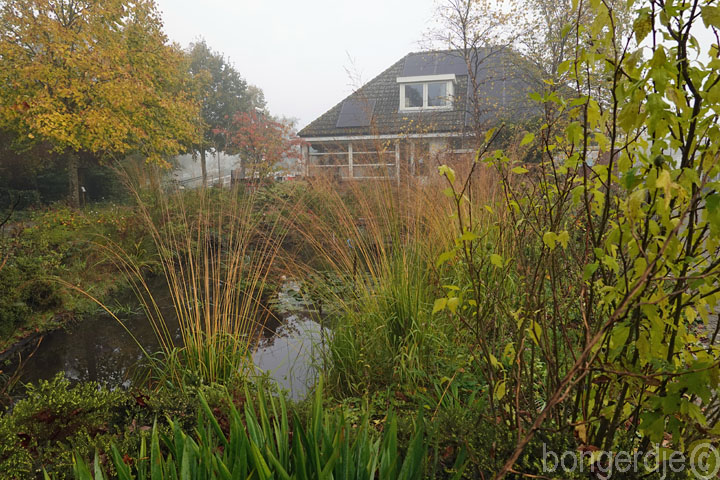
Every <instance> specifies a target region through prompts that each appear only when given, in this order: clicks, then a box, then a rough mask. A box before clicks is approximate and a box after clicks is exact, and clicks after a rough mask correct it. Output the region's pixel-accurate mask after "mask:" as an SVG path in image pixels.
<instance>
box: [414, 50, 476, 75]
mask: <svg viewBox="0 0 720 480" xmlns="http://www.w3.org/2000/svg"><path fill="white" fill-rule="evenodd" d="M452 73H454V74H455V75H467V66H466V64H465V59H463V58H462V56H461V55H460V54H458V53H448V52H426V53H415V54H412V55H410V56H408V57H407V58H406V59H405V65H403V73H402V76H403V77H417V76H422V75H446V74H452Z"/></svg>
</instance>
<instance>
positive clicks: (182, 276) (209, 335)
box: [109, 176, 284, 383]
mask: <svg viewBox="0 0 720 480" xmlns="http://www.w3.org/2000/svg"><path fill="white" fill-rule="evenodd" d="M126 178H128V179H129V178H130V177H129V176H127V177H126ZM128 184H129V185H130V189H131V191H132V192H133V194H134V197H135V199H136V201H137V212H138V215H139V216H140V217H141V218H142V220H143V222H144V224H145V226H146V228H147V231H148V232H149V233H150V236H151V237H152V240H153V244H154V247H155V250H156V255H157V260H158V263H159V265H160V271H161V272H162V276H163V278H164V280H165V283H166V284H167V296H168V297H169V299H170V303H171V305H172V308H171V309H169V308H167V306H166V305H163V301H161V300H160V299H159V298H158V295H157V292H156V291H153V289H151V288H150V286H149V285H148V281H147V279H146V276H145V275H144V272H143V270H142V268H141V266H140V265H137V264H136V263H135V262H134V261H133V260H132V257H131V256H129V255H128V254H127V253H126V252H123V251H122V250H117V251H113V252H112V253H113V255H112V256H113V258H114V259H115V261H116V263H117V265H118V267H119V268H120V270H121V271H123V272H124V273H125V274H126V276H127V277H128V280H129V282H130V284H131V286H132V288H133V290H134V291H135V293H136V295H137V297H138V299H139V300H140V301H141V303H142V305H143V307H144V310H145V313H146V315H147V317H148V319H149V321H150V322H151V324H152V327H153V329H154V331H155V333H156V335H157V338H158V342H159V344H160V348H161V354H160V357H155V360H156V361H153V364H154V365H155V367H158V368H155V369H154V371H155V372H156V373H157V372H158V371H160V372H162V376H163V377H164V380H168V381H171V382H173V383H177V382H179V383H182V382H184V381H186V380H187V379H188V378H186V377H188V376H189V378H193V379H195V380H200V381H206V382H214V381H223V380H227V379H228V378H229V377H231V376H232V375H234V374H236V373H237V372H238V370H240V369H243V368H245V367H247V366H248V365H249V364H251V360H250V355H249V354H250V353H251V350H252V348H253V347H254V345H255V344H256V341H257V337H258V335H259V333H260V331H261V329H262V328H263V326H264V323H265V320H266V319H267V317H268V315H270V312H269V310H268V308H267V306H266V304H267V300H268V298H267V297H268V296H269V293H268V292H269V291H270V275H271V271H272V270H273V267H274V265H275V261H276V259H277V256H278V250H279V247H280V244H281V242H282V239H283V236H284V231H283V230H282V229H281V228H279V222H278V221H277V217H275V218H276V220H268V218H272V216H271V215H267V212H265V211H261V210H260V209H259V207H258V204H257V202H256V194H254V193H246V192H243V191H241V190H239V189H237V188H233V189H230V190H219V189H204V188H202V189H197V190H191V191H184V190H179V189H171V188H167V187H165V188H164V189H161V188H160V187H159V182H146V185H145V186H141V185H139V184H138V183H137V182H131V181H129V182H128ZM114 247H116V246H114V245H112V244H111V246H110V247H109V248H110V249H111V250H112V249H113V248H114ZM176 326H177V327H176ZM130 333H132V332H130Z"/></svg>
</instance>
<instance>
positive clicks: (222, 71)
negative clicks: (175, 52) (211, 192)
mask: <svg viewBox="0 0 720 480" xmlns="http://www.w3.org/2000/svg"><path fill="white" fill-rule="evenodd" d="M188 56H189V60H190V73H191V75H192V78H193V83H194V86H195V91H196V95H197V98H198V101H199V102H200V111H201V118H200V120H201V132H202V135H201V137H200V141H199V142H198V143H197V144H195V145H194V147H193V150H194V151H195V153H196V154H197V155H198V156H199V157H200V165H201V168H202V177H203V185H207V162H206V155H207V152H208V151H209V152H213V153H217V152H220V151H225V149H226V137H225V133H224V132H225V130H226V127H227V124H228V123H229V121H230V119H231V118H232V117H233V116H234V115H235V114H236V113H238V112H243V111H248V110H249V109H251V108H254V107H258V108H264V107H265V99H264V96H263V93H262V90H260V89H259V88H258V87H255V86H252V85H251V86H248V84H247V82H245V80H243V78H242V77H241V76H240V74H239V73H238V72H237V70H235V68H234V67H233V66H232V65H231V64H230V63H229V62H228V60H227V59H225V57H223V55H222V54H220V53H218V52H214V51H213V50H212V49H210V47H208V45H207V43H205V41H204V40H203V41H199V42H196V43H193V44H192V45H190V48H189V50H188Z"/></svg>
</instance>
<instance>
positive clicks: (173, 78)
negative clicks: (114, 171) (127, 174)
mask: <svg viewBox="0 0 720 480" xmlns="http://www.w3.org/2000/svg"><path fill="white" fill-rule="evenodd" d="M184 62H185V58H184V56H183V54H182V52H181V51H180V50H179V48H177V47H175V46H171V45H169V44H168V41H167V37H166V36H165V34H164V33H163V31H162V22H161V20H160V17H159V14H158V12H157V9H156V6H155V3H154V1H153V0H132V1H128V0H9V1H6V2H0V122H1V123H2V124H4V126H5V127H7V128H10V129H12V130H14V131H16V132H17V133H18V134H20V135H22V136H27V137H28V138H29V139H36V140H44V141H46V142H49V143H50V144H51V145H52V146H53V148H54V149H55V151H56V152H58V153H59V154H60V155H62V156H63V157H64V158H65V159H66V161H67V166H68V179H69V201H70V204H71V205H73V206H77V205H78V203H79V180H78V163H79V160H78V156H79V154H81V153H82V154H90V155H92V156H93V157H94V158H96V159H99V160H103V159H107V158H117V157H120V156H124V155H127V154H129V153H139V154H141V155H143V156H145V157H146V158H147V159H148V161H151V162H158V163H163V162H165V160H164V159H165V158H166V157H167V156H168V155H173V154H176V153H178V152H179V151H180V150H182V147H183V145H188V144H191V143H192V142H193V141H195V140H196V138H197V124H198V118H199V114H198V106H197V104H196V102H195V101H194V100H193V99H192V96H191V94H190V93H189V92H188V91H187V90H188V89H186V88H185V82H186V81H187V77H186V75H185V73H184V72H186V71H187V68H186V65H185V64H184Z"/></svg>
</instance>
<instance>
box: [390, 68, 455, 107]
mask: <svg viewBox="0 0 720 480" xmlns="http://www.w3.org/2000/svg"><path fill="white" fill-rule="evenodd" d="M397 82H398V83H399V84H400V111H401V112H420V111H424V110H452V108H453V102H454V96H455V75H452V74H451V75H425V76H419V77H397ZM443 82H445V84H446V87H445V90H446V92H447V102H446V104H445V105H438V106H430V105H428V103H429V101H428V100H429V99H428V84H430V83H443ZM406 85H422V87H423V88H422V91H423V94H422V96H423V104H422V106H421V107H408V106H405V86H406Z"/></svg>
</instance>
